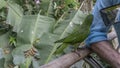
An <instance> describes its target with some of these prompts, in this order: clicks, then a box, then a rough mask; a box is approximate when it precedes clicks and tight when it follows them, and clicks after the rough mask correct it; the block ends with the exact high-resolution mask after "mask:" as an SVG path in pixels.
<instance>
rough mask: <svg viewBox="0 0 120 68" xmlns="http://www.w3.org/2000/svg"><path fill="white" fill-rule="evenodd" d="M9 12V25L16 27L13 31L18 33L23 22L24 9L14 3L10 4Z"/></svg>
mask: <svg viewBox="0 0 120 68" xmlns="http://www.w3.org/2000/svg"><path fill="white" fill-rule="evenodd" d="M8 5H9V10H8V15H7V23H9V24H10V25H12V26H14V28H13V31H15V32H18V29H19V28H18V27H19V25H20V22H21V18H22V15H23V12H22V8H21V7H20V6H19V5H17V4H14V3H8Z"/></svg>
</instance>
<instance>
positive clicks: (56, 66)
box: [39, 32, 116, 68]
mask: <svg viewBox="0 0 120 68" xmlns="http://www.w3.org/2000/svg"><path fill="white" fill-rule="evenodd" d="M115 37H116V34H115V32H111V33H109V34H108V39H109V40H113V39H114V38H115ZM90 52H91V51H90V50H89V49H87V48H81V49H78V50H77V51H76V52H71V53H69V54H66V55H63V56H61V57H59V58H58V59H55V60H54V61H51V62H49V63H48V64H45V65H42V66H40V67H39V68H69V67H70V66H71V65H73V64H74V63H76V62H77V61H79V60H81V59H83V58H85V57H86V56H87V55H89V54H90Z"/></svg>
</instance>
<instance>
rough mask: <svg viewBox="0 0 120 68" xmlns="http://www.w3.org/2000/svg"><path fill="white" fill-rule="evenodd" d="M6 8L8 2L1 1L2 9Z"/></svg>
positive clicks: (0, 6)
mask: <svg viewBox="0 0 120 68" xmlns="http://www.w3.org/2000/svg"><path fill="white" fill-rule="evenodd" d="M3 7H6V2H5V1H4V0H0V9H1V8H3Z"/></svg>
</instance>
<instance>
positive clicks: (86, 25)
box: [55, 14, 93, 53]
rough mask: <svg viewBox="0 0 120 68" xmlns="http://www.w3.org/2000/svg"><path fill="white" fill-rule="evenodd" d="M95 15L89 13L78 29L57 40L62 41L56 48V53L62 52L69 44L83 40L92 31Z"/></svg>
mask: <svg viewBox="0 0 120 68" xmlns="http://www.w3.org/2000/svg"><path fill="white" fill-rule="evenodd" d="M92 20H93V15H92V14H89V15H88V16H87V17H86V18H85V20H84V21H83V23H82V24H81V25H80V26H79V27H78V29H76V30H74V31H73V32H72V33H71V34H69V35H68V36H67V37H65V38H63V39H60V40H57V41H56V42H55V43H62V44H61V45H60V46H59V47H58V49H57V50H56V53H60V52H61V51H63V50H64V49H65V48H66V47H67V45H68V44H69V45H70V44H71V45H75V44H77V43H81V42H83V41H84V40H85V39H86V38H87V37H88V35H89V33H90V25H91V24H92Z"/></svg>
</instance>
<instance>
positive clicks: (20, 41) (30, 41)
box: [12, 15, 54, 64]
mask: <svg viewBox="0 0 120 68" xmlns="http://www.w3.org/2000/svg"><path fill="white" fill-rule="evenodd" d="M53 23H54V19H53V18H49V17H47V16H41V15H25V16H23V17H22V20H21V23H20V25H19V27H18V29H19V30H18V34H17V45H16V47H17V48H16V49H15V50H14V51H13V53H12V55H13V57H14V63H15V64H21V63H23V62H25V59H26V58H25V56H24V52H25V51H27V50H29V49H30V48H32V47H33V45H34V44H35V43H36V41H38V40H40V41H39V42H41V44H42V43H44V41H46V39H47V40H48V39H49V38H50V37H49V35H47V37H46V36H44V35H45V33H49V32H50V31H51V29H52V27H51V26H52V25H53ZM42 37H43V38H42ZM44 37H45V39H44ZM42 40H43V41H42ZM48 42H50V43H47V47H48V48H53V46H51V45H52V44H51V41H50V40H48ZM52 43H53V42H52ZM43 46H44V48H45V47H46V46H45V45H43ZM43 46H42V45H39V47H41V48H43ZM41 51H43V52H46V53H43V54H42V56H43V57H45V55H49V52H48V51H49V50H45V49H40V52H41ZM40 57H41V56H40ZM45 59H46V58H44V59H41V61H42V60H45ZM41 63H43V62H41Z"/></svg>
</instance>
